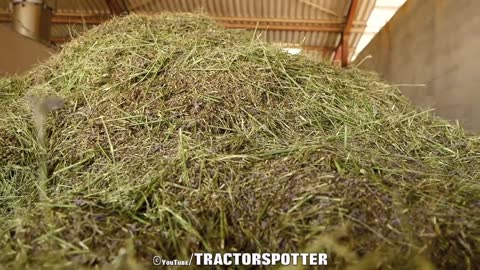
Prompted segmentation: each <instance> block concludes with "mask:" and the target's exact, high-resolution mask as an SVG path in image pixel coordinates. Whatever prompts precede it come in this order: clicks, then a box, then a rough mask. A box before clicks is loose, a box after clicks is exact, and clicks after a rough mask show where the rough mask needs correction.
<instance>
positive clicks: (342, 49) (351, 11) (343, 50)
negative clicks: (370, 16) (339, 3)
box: [334, 0, 358, 67]
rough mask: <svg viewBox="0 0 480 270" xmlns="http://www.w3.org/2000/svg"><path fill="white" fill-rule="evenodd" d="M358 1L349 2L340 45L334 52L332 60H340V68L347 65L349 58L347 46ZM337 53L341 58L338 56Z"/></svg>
mask: <svg viewBox="0 0 480 270" xmlns="http://www.w3.org/2000/svg"><path fill="white" fill-rule="evenodd" d="M357 6H358V0H351V2H350V7H349V8H348V13H347V17H346V19H345V26H344V27H343V31H342V34H341V37H340V43H339V44H338V46H337V50H336V52H335V57H334V60H337V59H339V58H340V59H341V61H342V66H343V67H345V66H346V65H348V56H349V46H348V42H349V40H350V33H352V26H353V19H354V18H355V13H356V11H357ZM339 53H340V54H341V56H339Z"/></svg>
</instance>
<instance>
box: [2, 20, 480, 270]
mask: <svg viewBox="0 0 480 270" xmlns="http://www.w3.org/2000/svg"><path fill="white" fill-rule="evenodd" d="M0 87H1V90H0V91H1V92H0V93H1V95H2V100H0V102H1V106H2V108H6V109H5V110H4V113H3V114H2V116H1V118H0V158H1V159H0V215H1V219H0V228H1V230H0V264H1V265H2V267H6V268H14V267H16V268H35V269H36V268H79V267H83V268H89V267H99V266H105V267H107V266H110V267H112V268H116V267H126V268H127V269H134V268H138V269H140V268H142V267H147V268H148V267H149V266H151V264H150V261H151V258H152V256H153V255H160V256H162V257H163V258H170V259H186V258H190V253H191V252H202V251H203V252H229V251H242V252H300V251H309V252H322V251H325V252H328V254H329V264H330V265H331V266H335V265H336V267H337V268H339V269H344V268H348V267H351V269H376V268H375V267H380V268H382V269H431V267H432V265H435V266H437V267H438V268H441V269H452V268H457V269H468V268H470V269H473V268H475V267H476V266H478V265H480V250H479V249H480V210H479V206H480V185H479V183H480V182H479V180H480V166H479V165H480V139H479V138H478V137H473V136H469V135H466V134H465V133H464V132H463V131H462V129H461V128H459V127H457V126H452V125H450V124H448V123H447V122H446V121H443V120H441V119H439V118H436V117H434V116H433V115H432V114H431V113H429V112H422V111H419V110H417V109H415V108H414V107H413V106H412V105H411V104H410V103H409V102H408V101H407V100H406V99H405V98H404V97H403V96H402V95H401V94H400V93H399V91H398V90H397V89H395V88H393V87H390V86H388V85H387V84H385V83H383V82H381V81H379V80H378V79H377V78H376V77H375V76H373V75H371V74H366V73H363V72H360V71H358V70H356V69H338V68H334V67H332V66H330V65H329V64H324V63H314V62H311V61H308V60H306V59H305V58H303V57H302V56H292V55H288V54H286V53H284V52H282V51H280V50H278V49H276V48H273V47H270V46H268V45H265V44H262V43H261V42H259V41H258V40H257V39H256V38H253V37H252V36H251V34H249V33H247V32H243V31H235V30H225V29H222V28H221V27H219V26H218V25H216V24H215V23H213V22H212V21H210V20H209V19H208V18H205V17H203V16H197V15H171V14H165V15H162V16H157V17H146V16H138V15H131V16H127V17H124V18H117V19H114V20H112V21H110V22H108V23H105V24H103V25H101V26H99V27H96V28H94V29H92V30H90V31H88V32H87V33H85V34H84V35H83V36H81V37H79V38H77V39H75V40H73V41H72V42H71V43H69V44H67V45H66V46H65V47H64V48H63V50H62V52H61V53H59V54H58V55H56V56H54V57H53V59H51V60H50V61H49V62H48V63H46V64H45V65H43V66H39V67H37V68H35V70H34V71H32V72H30V73H29V74H27V75H25V76H23V77H17V78H10V79H2V80H1V81H0ZM52 95H55V96H58V97H61V98H62V99H63V101H64V104H63V106H62V107H61V108H60V109H57V110H51V111H50V110H46V109H45V110H44V108H43V109H42V108H41V107H42V106H44V105H45V102H44V100H45V99H48V98H49V97H51V96H52ZM39 108H40V109H39ZM0 268H1V267H0Z"/></svg>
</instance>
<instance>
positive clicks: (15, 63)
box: [0, 25, 53, 76]
mask: <svg viewBox="0 0 480 270" xmlns="http://www.w3.org/2000/svg"><path fill="white" fill-rule="evenodd" d="M52 53H53V50H52V49H50V48H49V47H47V46H45V45H43V44H41V43H39V42H37V41H35V40H32V39H29V38H27V37H24V36H22V35H20V34H18V33H16V32H15V31H14V30H13V29H11V28H10V27H6V26H2V25H0V76H1V75H6V74H15V73H22V72H24V71H27V70H28V69H30V68H31V67H32V66H33V65H35V64H37V63H40V62H41V61H44V60H46V59H48V58H49V57H50V55H51V54H52Z"/></svg>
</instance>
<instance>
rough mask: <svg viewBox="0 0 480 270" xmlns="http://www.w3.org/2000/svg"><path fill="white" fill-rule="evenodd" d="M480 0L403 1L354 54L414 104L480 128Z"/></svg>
mask: <svg viewBox="0 0 480 270" xmlns="http://www.w3.org/2000/svg"><path fill="white" fill-rule="evenodd" d="M479 11H480V1H478V0H475V1H472V0H457V1H452V0H408V1H407V2H406V4H405V5H404V6H402V7H401V8H400V9H399V11H398V12H397V13H396V14H395V15H394V16H393V18H392V20H391V21H390V22H388V23H387V24H386V25H385V27H384V28H383V29H382V30H381V31H380V32H379V33H378V34H377V35H376V36H375V37H374V38H373V39H372V41H371V42H370V43H369V45H367V47H366V48H365V49H364V50H363V51H362V52H361V53H360V54H359V56H358V57H357V59H356V62H357V63H358V62H360V61H361V60H362V59H365V57H366V56H367V55H371V56H372V59H366V60H365V61H364V62H363V63H362V64H361V65H360V68H363V69H367V70H374V71H376V72H378V73H379V74H380V75H382V76H383V78H384V79H385V80H387V81H388V82H389V83H391V84H425V87H421V86H400V89H401V90H402V92H403V93H404V94H405V95H406V96H408V97H409V98H410V99H411V100H412V101H413V103H415V104H417V105H419V106H421V107H423V108H433V109H435V112H436V114H437V115H439V116H441V117H444V118H446V119H450V120H459V121H460V122H461V123H462V124H463V126H464V127H465V128H466V129H469V130H471V131H475V132H480V13H479Z"/></svg>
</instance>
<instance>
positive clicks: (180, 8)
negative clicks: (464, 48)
mask: <svg viewBox="0 0 480 270" xmlns="http://www.w3.org/2000/svg"><path fill="white" fill-rule="evenodd" d="M124 1H125V3H126V6H127V7H128V9H129V11H130V12H135V13H146V14H157V13H160V12H165V11H170V12H204V13H207V14H209V15H211V16H214V17H221V18H223V20H228V18H231V19H232V20H235V19H237V18H249V19H251V21H252V22H255V20H260V19H264V20H268V19H270V20H272V19H277V20H275V22H274V23H272V22H270V24H272V25H273V24H275V25H277V24H279V25H281V24H282V22H279V21H281V20H286V21H287V20H290V21H291V20H304V22H305V23H308V22H315V25H314V26H319V25H327V26H328V25H332V24H335V25H337V26H338V25H340V26H342V24H343V23H344V22H345V17H346V15H347V13H348V9H349V6H350V2H351V1H350V0H124ZM358 1H359V2H358V6H357V10H356V13H355V18H354V20H353V24H354V28H353V29H352V33H351V34H350V38H349V47H351V48H355V47H356V46H357V45H358V42H359V40H360V37H361V36H362V33H363V31H364V29H365V26H366V21H367V19H368V18H369V16H370V13H371V12H372V10H373V8H374V6H375V0H358ZM47 3H49V4H50V5H51V6H53V7H54V9H55V11H56V14H62V15H85V16H88V15H109V14H110V9H109V7H108V5H107V4H106V1H105V0H47ZM8 5H9V0H0V10H3V11H4V12H5V11H6V10H7V9H8ZM0 12H1V11H0ZM307 20H308V21H307ZM295 25H297V24H295ZM295 25H294V26H293V27H295ZM307 25H312V24H311V23H309V24H307ZM236 26H240V27H241V26H242V24H241V23H240V24H238V23H237V24H236ZM90 27H91V26H83V25H81V24H80V25H68V24H55V25H53V26H52V35H51V36H52V38H62V37H68V36H71V33H72V32H82V31H84V30H85V29H88V28H90ZM257 32H259V33H260V34H261V35H262V38H263V39H264V40H266V41H268V42H272V43H279V44H296V45H298V46H303V48H304V49H306V50H312V49H314V48H315V49H316V51H313V52H309V55H313V56H316V57H328V58H330V59H331V58H332V57H333V50H334V49H335V47H336V46H337V45H338V44H339V42H340V35H341V33H340V32H332V31H330V32H322V31H313V30H309V31H297V30H295V31H293V30H290V28H289V30H269V29H267V30H262V31H257ZM353 54H354V50H350V56H353ZM313 56H312V57H313Z"/></svg>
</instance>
